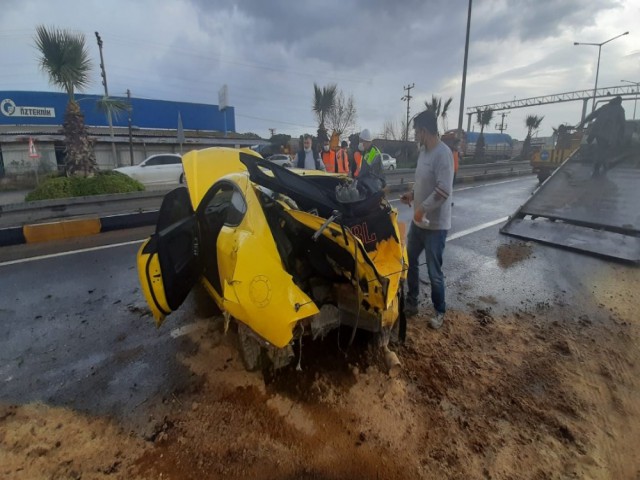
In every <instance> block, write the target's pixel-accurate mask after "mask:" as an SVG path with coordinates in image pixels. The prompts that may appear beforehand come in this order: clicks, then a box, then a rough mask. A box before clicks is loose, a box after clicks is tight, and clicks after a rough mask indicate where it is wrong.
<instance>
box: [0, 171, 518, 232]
mask: <svg viewBox="0 0 640 480" xmlns="http://www.w3.org/2000/svg"><path fill="white" fill-rule="evenodd" d="M525 165H526V168H524V166H525ZM524 170H526V171H529V172H530V171H531V167H530V166H529V162H505V163H490V164H483V165H463V166H460V169H459V170H458V177H465V176H476V175H484V174H492V173H509V172H514V173H516V172H517V173H523V171H524ZM414 173H415V169H412V168H404V169H398V170H387V171H386V172H385V174H386V178H387V184H388V185H390V186H391V187H393V186H401V185H405V184H408V183H410V182H413V180H414V177H413V175H414ZM176 186H177V185H176ZM171 188H172V187H170V188H168V189H167V190H159V191H146V192H133V193H120V194H112V195H95V196H91V197H74V198H62V199H56V200H42V201H35V202H25V203H19V204H12V205H0V228H7V227H15V226H20V225H27V224H30V223H39V222H45V221H47V220H53V219H56V220H64V219H69V218H72V217H73V218H78V217H83V216H96V215H99V216H107V215H118V214H123V213H144V212H150V211H155V210H158V209H159V208H160V205H161V204H162V199H163V198H164V196H165V194H166V193H167V191H168V190H170V189H171Z"/></svg>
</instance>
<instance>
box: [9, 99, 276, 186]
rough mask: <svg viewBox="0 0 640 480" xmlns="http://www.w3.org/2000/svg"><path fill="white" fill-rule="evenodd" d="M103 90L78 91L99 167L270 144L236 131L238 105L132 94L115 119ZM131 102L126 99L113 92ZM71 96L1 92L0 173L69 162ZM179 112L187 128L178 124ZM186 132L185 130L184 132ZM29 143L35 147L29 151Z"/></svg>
mask: <svg viewBox="0 0 640 480" xmlns="http://www.w3.org/2000/svg"><path fill="white" fill-rule="evenodd" d="M101 98H102V96H100V95H82V94H77V95H75V99H76V102H78V105H80V109H81V110H82V113H83V114H84V118H85V125H86V126H87V132H88V134H89V136H90V138H91V139H92V141H93V144H94V152H95V155H96V162H97V164H98V167H99V168H100V169H110V168H114V167H116V166H122V165H134V164H137V163H140V162H141V161H143V160H144V159H145V158H147V157H148V156H150V155H153V154H157V153H181V154H182V153H186V152H188V151H189V150H193V149H201V148H207V147H213V146H227V147H235V148H241V147H251V146H254V145H259V144H263V143H266V141H264V140H262V139H260V138H259V137H257V136H255V135H252V134H239V133H237V132H236V131H235V129H236V122H235V109H234V108H233V107H227V108H226V109H225V110H223V111H221V110H220V109H219V108H218V105H207V104H202V103H187V102H170V101H166V100H151V99H144V98H131V100H130V102H131V103H130V105H131V123H132V128H131V130H130V129H129V118H128V112H122V113H121V114H119V115H117V116H115V117H113V118H112V122H113V129H111V128H109V126H108V120H107V116H106V114H104V113H103V112H100V111H99V109H98V107H97V102H98V100H100V99H101ZM114 98H118V99H119V100H122V101H125V102H129V100H128V99H127V98H123V97H114ZM67 103H68V95H67V94H66V93H58V92H23V91H0V178H1V177H3V176H4V175H5V174H7V175H8V174H20V173H21V172H28V171H33V170H34V169H37V170H38V171H42V172H50V171H53V170H55V169H61V168H63V167H64V164H65V146H64V137H63V135H62V124H63V122H64V114H65V111H66V108H67ZM178 116H179V117H180V120H181V123H182V132H180V131H179V128H178ZM181 133H182V134H181ZM30 145H33V146H34V151H30Z"/></svg>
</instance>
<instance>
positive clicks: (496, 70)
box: [0, 0, 640, 139]
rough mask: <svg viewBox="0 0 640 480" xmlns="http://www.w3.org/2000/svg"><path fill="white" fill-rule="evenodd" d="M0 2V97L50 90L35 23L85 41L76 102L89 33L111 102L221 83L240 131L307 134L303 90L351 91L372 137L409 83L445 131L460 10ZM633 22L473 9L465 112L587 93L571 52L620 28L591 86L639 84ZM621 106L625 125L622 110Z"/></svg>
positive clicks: (566, 10) (458, 60)
mask: <svg viewBox="0 0 640 480" xmlns="http://www.w3.org/2000/svg"><path fill="white" fill-rule="evenodd" d="M0 3H1V5H0V6H1V8H0V65H1V66H2V68H1V69H0V91H1V90H37V91H51V90H54V88H53V87H51V86H50V85H49V84H48V82H47V78H46V76H45V75H44V74H43V73H42V72H40V71H39V70H38V66H37V53H36V51H35V49H34V47H33V44H34V42H33V35H34V32H35V27H36V26H37V25H39V24H44V25H47V26H56V27H60V28H66V29H70V30H73V31H76V32H83V33H84V34H85V35H86V39H87V42H88V45H89V50H90V53H91V55H92V57H93V59H94V67H95V68H94V71H93V74H92V77H93V82H92V84H91V86H90V87H89V89H88V90H87V93H101V92H102V85H101V83H100V77H99V67H98V66H99V63H100V62H99V54H98V47H97V45H96V41H95V36H94V33H93V32H94V31H98V32H100V35H101V36H102V39H103V42H104V55H105V64H106V67H107V77H108V84H109V91H110V94H111V95H124V94H125V92H126V89H127V88H129V89H131V91H132V94H133V96H138V97H145V98H156V99H164V100H178V101H189V102H201V103H214V104H217V103H218V90H219V89H220V87H221V86H222V85H223V84H227V85H228V86H229V99H230V103H231V105H233V106H234V107H235V109H236V126H237V130H238V131H241V132H248V131H252V132H255V133H258V134H259V135H261V136H266V137H268V136H269V131H268V129H269V128H275V129H276V130H277V132H278V133H288V134H291V135H299V134H301V133H304V132H315V129H316V128H317V123H316V120H315V117H314V115H313V113H312V111H311V105H312V95H313V83H314V82H317V83H318V84H319V85H321V86H322V85H326V84H329V83H337V84H338V87H339V88H340V89H342V90H343V91H344V92H345V93H346V94H353V95H354V98H355V102H356V106H357V109H358V127H359V128H365V127H366V128H370V129H371V130H372V131H373V132H374V133H378V132H381V131H382V127H383V124H384V122H385V121H387V120H393V121H396V122H398V123H399V121H400V119H401V118H403V117H404V115H405V114H406V104H405V103H404V102H402V101H401V100H400V98H401V97H402V96H403V95H404V91H403V86H404V85H408V84H411V83H415V88H414V89H413V90H412V92H411V93H412V95H413V97H414V98H413V99H412V101H411V111H412V114H413V113H416V112H417V111H419V110H421V109H423V108H424V101H425V100H427V99H429V98H431V95H432V94H435V95H437V96H440V97H444V98H448V97H453V103H452V105H451V108H450V119H449V121H448V126H449V128H455V127H456V126H457V120H458V110H459V105H460V103H459V102H460V86H461V81H462V63H463V56H464V40H465V28H466V19H467V5H468V3H467V0H338V1H336V0H324V1H322V2H318V1H305V0H298V1H295V0H291V1H285V0H270V1H266V0H244V1H235V2H234V1H225V2H223V1H217V0H136V1H135V2H133V1H131V0H129V1H124V0H109V1H104V0H101V1H91V0H83V1H72V0H2V1H1V2H0ZM639 18H640V2H639V1H637V0H620V1H618V0H495V1H494V0H475V2H474V5H473V12H472V20H471V45H470V51H469V66H468V76H467V94H466V99H465V107H469V106H474V105H482V104H487V103H492V102H500V101H508V100H513V99H514V98H527V97H532V96H538V95H546V94H552V93H560V92H568V91H574V90H583V89H589V88H593V86H594V82H595V70H596V62H597V55H598V48H597V47H593V46H574V45H573V42H574V41H579V42H603V41H605V40H607V39H609V38H611V37H613V36H616V35H618V34H620V33H623V32H624V31H627V30H629V31H630V33H629V35H626V36H624V37H621V38H619V39H617V40H614V41H613V42H611V43H609V44H607V45H605V46H604V47H603V48H602V59H601V62H600V77H599V81H598V85H599V86H614V85H619V84H620V80H621V79H625V80H631V81H638V82H640V30H637V31H634V28H636V29H637V28H638V27H637V25H638V19H639ZM624 107H625V110H626V112H627V118H631V117H632V115H633V101H631V102H625V103H624ZM581 108H582V102H571V103H564V104H557V105H549V106H540V107H536V108H527V109H516V110H512V111H511V112H510V114H509V115H508V116H507V117H506V123H507V125H508V129H507V133H509V134H511V135H512V136H513V137H514V138H519V139H522V138H523V137H524V135H525V133H526V129H525V128H524V118H525V116H526V115H528V114H536V115H544V116H545V119H544V121H543V123H542V127H541V129H540V132H539V134H540V135H550V134H551V131H552V130H551V127H557V126H558V125H559V124H560V123H562V122H569V123H573V124H575V123H577V122H578V121H579V120H580V112H581ZM638 117H640V113H638ZM498 120H499V118H498ZM492 123H493V125H492V126H491V128H490V129H489V131H495V129H494V125H495V123H496V122H495V121H494V122H492ZM464 128H466V116H465V122H464ZM476 128H477V127H476Z"/></svg>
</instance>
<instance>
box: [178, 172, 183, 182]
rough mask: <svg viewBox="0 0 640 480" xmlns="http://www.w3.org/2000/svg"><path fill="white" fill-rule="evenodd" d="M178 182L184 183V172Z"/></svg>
mask: <svg viewBox="0 0 640 480" xmlns="http://www.w3.org/2000/svg"><path fill="white" fill-rule="evenodd" d="M178 182H180V183H184V173H181V174H180V178H179V179H178Z"/></svg>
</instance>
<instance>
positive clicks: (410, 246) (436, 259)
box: [407, 222, 447, 313]
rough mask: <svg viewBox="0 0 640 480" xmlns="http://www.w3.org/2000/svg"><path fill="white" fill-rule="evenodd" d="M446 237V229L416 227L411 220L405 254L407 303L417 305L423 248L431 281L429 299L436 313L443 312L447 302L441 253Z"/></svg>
mask: <svg viewBox="0 0 640 480" xmlns="http://www.w3.org/2000/svg"><path fill="white" fill-rule="evenodd" d="M446 239H447V230H426V229H423V228H419V227H416V226H415V225H414V224H413V222H411V227H410V228H409V235H408V238H407V256H408V257H409V258H408V259H409V271H408V272H407V286H408V292H407V303H408V304H410V305H413V306H417V305H418V294H419V293H420V275H419V271H420V266H419V260H418V258H419V257H420V254H421V253H422V251H423V250H424V253H425V256H426V258H427V271H428V272H429V281H430V283H431V301H432V302H433V307H434V308H435V309H436V312H438V313H444V312H445V311H446V309H447V304H446V303H445V300H444V275H443V273H442V254H443V252H444V245H445V242H446Z"/></svg>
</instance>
